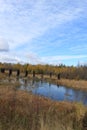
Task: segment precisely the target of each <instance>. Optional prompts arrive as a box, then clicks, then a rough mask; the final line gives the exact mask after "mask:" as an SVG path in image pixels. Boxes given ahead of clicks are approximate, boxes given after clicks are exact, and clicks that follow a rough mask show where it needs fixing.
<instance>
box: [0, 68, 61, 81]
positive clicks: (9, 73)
mask: <svg viewBox="0 0 87 130" xmlns="http://www.w3.org/2000/svg"><path fill="white" fill-rule="evenodd" d="M5 72H8V76H9V77H10V76H12V73H13V72H15V73H16V76H17V77H19V76H20V74H21V73H24V77H27V76H28V74H29V71H28V70H25V71H24V72H21V71H20V69H12V68H11V69H10V68H0V73H5ZM30 74H32V77H35V75H36V74H37V73H36V72H35V71H32V73H30ZM38 74H40V75H41V77H42V78H43V76H44V74H43V72H42V73H38ZM48 75H49V76H50V78H51V77H52V75H53V73H52V72H49V74H48ZM57 79H60V73H58V74H57Z"/></svg>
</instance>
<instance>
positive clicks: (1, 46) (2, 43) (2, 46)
mask: <svg viewBox="0 0 87 130" xmlns="http://www.w3.org/2000/svg"><path fill="white" fill-rule="evenodd" d="M0 51H9V44H8V42H7V41H6V40H5V39H3V38H0Z"/></svg>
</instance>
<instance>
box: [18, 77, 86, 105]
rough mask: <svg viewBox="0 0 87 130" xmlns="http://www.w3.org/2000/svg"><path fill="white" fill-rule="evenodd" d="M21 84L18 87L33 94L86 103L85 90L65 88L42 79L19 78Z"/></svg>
mask: <svg viewBox="0 0 87 130" xmlns="http://www.w3.org/2000/svg"><path fill="white" fill-rule="evenodd" d="M21 83H22V85H21V86H20V88H19V89H21V90H26V91H32V93H33V94H38V95H43V96H45V97H49V98H51V99H52V100H58V101H63V100H66V101H75V102H82V103H83V104H86V105H87V92H85V91H80V90H75V89H71V88H67V87H65V86H59V84H58V83H57V84H56V85H54V84H51V82H49V83H48V82H46V81H44V80H43V79H42V80H40V81H36V80H34V79H33V80H28V79H26V80H21Z"/></svg>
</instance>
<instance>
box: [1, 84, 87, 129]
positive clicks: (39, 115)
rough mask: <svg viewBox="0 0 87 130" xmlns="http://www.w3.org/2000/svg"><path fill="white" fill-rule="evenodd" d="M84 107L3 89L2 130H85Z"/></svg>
mask: <svg viewBox="0 0 87 130" xmlns="http://www.w3.org/2000/svg"><path fill="white" fill-rule="evenodd" d="M85 111H86V108H85V107H84V106H83V105H82V104H74V103H67V102H53V101H51V100H49V99H47V98H43V97H40V96H34V95H32V94H31V93H27V92H24V91H17V90H16V89H15V87H14V86H3V85H1V86H0V130H83V122H82V121H83V118H84V114H85Z"/></svg>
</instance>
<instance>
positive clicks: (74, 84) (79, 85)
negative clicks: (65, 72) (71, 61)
mask: <svg viewBox="0 0 87 130" xmlns="http://www.w3.org/2000/svg"><path fill="white" fill-rule="evenodd" d="M58 84H60V85H64V86H67V87H70V88H74V89H81V90H86V91H87V81H86V80H69V79H61V80H59V81H58Z"/></svg>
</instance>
